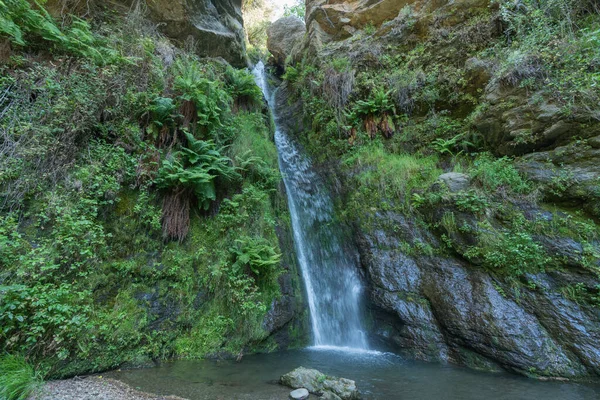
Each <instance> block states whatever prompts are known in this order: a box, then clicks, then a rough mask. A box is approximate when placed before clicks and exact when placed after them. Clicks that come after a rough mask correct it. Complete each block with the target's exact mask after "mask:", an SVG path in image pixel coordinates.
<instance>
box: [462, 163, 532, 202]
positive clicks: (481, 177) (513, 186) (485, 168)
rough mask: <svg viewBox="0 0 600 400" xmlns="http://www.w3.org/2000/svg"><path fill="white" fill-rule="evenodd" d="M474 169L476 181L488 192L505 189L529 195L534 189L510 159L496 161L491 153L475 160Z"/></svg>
mask: <svg viewBox="0 0 600 400" xmlns="http://www.w3.org/2000/svg"><path fill="white" fill-rule="evenodd" d="M474 167H475V170H474V171H473V173H472V174H473V177H474V179H476V180H478V181H479V182H480V183H481V185H482V186H483V188H484V189H486V190H488V191H491V192H495V191H497V190H499V189H501V188H504V189H508V190H509V191H512V192H515V193H520V194H528V193H530V192H531V191H532V189H533V186H532V184H531V182H529V181H527V180H526V179H525V178H523V177H522V176H521V174H520V173H519V171H517V169H516V168H515V166H514V164H513V162H512V160H511V159H509V158H508V157H502V158H498V159H496V158H494V157H493V156H492V155H491V154H489V153H483V154H481V155H479V156H478V157H477V159H476V160H475V162H474Z"/></svg>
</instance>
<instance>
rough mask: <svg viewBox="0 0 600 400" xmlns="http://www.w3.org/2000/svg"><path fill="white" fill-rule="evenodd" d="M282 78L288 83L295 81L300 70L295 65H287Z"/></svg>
mask: <svg viewBox="0 0 600 400" xmlns="http://www.w3.org/2000/svg"><path fill="white" fill-rule="evenodd" d="M282 78H283V79H284V80H286V81H288V82H290V83H296V82H297V81H298V79H299V78H300V71H299V70H298V69H297V68H296V67H294V66H291V65H288V66H287V67H286V68H285V73H284V74H283V76H282Z"/></svg>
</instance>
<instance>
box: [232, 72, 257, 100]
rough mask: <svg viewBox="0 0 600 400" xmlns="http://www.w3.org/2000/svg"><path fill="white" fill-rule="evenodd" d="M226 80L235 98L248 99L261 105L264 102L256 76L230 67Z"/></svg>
mask: <svg viewBox="0 0 600 400" xmlns="http://www.w3.org/2000/svg"><path fill="white" fill-rule="evenodd" d="M225 79H226V81H227V86H228V88H229V92H230V93H231V94H232V96H233V97H234V98H246V99H248V100H249V101H250V102H252V103H260V102H261V101H262V98H263V94H262V91H261V90H260V88H259V87H258V86H257V85H256V82H255V81H254V76H252V74H250V73H249V72H248V71H246V70H243V69H242V70H237V69H234V68H232V67H228V68H227V70H226V71H225Z"/></svg>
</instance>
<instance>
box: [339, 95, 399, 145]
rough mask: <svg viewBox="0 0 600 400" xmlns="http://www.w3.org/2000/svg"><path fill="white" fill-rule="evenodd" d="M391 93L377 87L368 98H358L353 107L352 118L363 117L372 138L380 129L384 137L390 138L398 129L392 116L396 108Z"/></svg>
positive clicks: (365, 126)
mask: <svg viewBox="0 0 600 400" xmlns="http://www.w3.org/2000/svg"><path fill="white" fill-rule="evenodd" d="M390 94H391V91H387V92H386V91H385V90H383V89H376V90H375V91H373V93H372V94H371V96H370V97H369V98H368V99H367V100H357V101H356V103H355V104H354V107H353V108H352V112H351V114H350V119H351V120H354V121H356V120H357V119H362V120H363V124H364V128H365V130H366V131H367V133H368V134H369V136H370V137H371V138H374V137H375V135H376V134H377V132H379V131H380V132H381V133H382V134H383V136H384V137H386V138H390V137H391V136H392V135H393V134H394V132H395V131H396V126H395V124H394V121H393V118H392V117H393V115H394V114H395V113H396V109H395V106H394V103H393V101H392V99H391V97H390Z"/></svg>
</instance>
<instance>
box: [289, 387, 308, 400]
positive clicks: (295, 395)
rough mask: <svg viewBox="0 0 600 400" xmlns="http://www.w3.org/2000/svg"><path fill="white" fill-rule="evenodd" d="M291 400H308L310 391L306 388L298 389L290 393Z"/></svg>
mask: <svg viewBox="0 0 600 400" xmlns="http://www.w3.org/2000/svg"><path fill="white" fill-rule="evenodd" d="M290 399H293V400H306V399H308V390H306V389H304V388H300V389H296V390H293V391H291V392H290Z"/></svg>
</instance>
